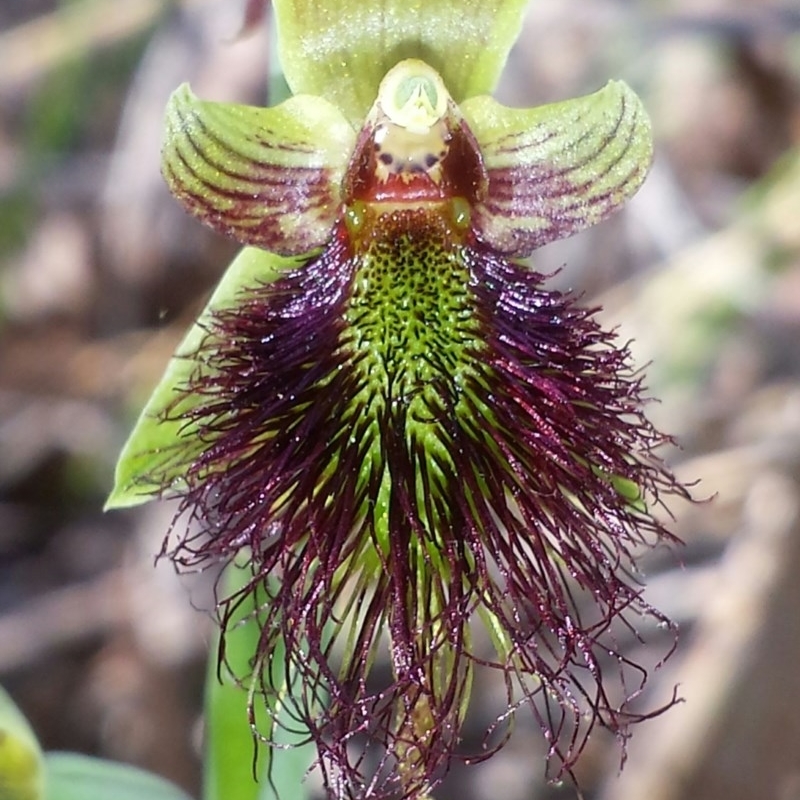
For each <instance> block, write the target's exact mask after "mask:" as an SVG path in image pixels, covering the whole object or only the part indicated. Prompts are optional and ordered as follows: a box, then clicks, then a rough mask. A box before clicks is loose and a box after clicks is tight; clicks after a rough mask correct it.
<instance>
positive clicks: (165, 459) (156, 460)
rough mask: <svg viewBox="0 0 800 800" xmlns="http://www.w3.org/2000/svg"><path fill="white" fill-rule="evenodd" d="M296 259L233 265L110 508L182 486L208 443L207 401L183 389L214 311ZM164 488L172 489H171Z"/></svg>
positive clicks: (186, 342)
mask: <svg viewBox="0 0 800 800" xmlns="http://www.w3.org/2000/svg"><path fill="white" fill-rule="evenodd" d="M295 266H297V260H296V259H290V258H282V257H280V256H277V255H274V254H272V253H267V252H264V251H263V250H257V249H255V248H245V249H244V250H242V252H241V253H240V254H239V255H238V256H237V258H236V259H235V260H234V261H233V263H232V264H231V265H230V266H229V267H228V270H227V272H226V273H225V275H224V276H223V278H222V280H221V281H220V283H219V286H218V287H217V289H216V290H215V292H214V294H213V295H212V297H211V299H210V300H209V301H208V305H207V306H206V308H205V310H204V311H203V312H202V314H201V315H200V317H199V318H198V320H197V322H195V324H194V325H193V326H192V327H191V328H190V329H189V332H188V333H187V334H186V336H185V337H184V339H183V341H182V342H181V344H180V345H179V346H178V349H177V350H176V352H175V355H174V356H173V357H172V359H171V360H170V362H169V364H168V366H167V369H166V371H165V372H164V375H163V377H162V378H161V380H160V382H159V383H158V385H157V386H156V388H155V390H154V391H153V393H152V394H151V395H150V399H149V400H148V402H147V405H146V406H145V408H144V410H143V411H142V413H141V414H140V416H139V419H138V421H137V422H136V425H135V427H134V429H133V431H132V432H131V434H130V436H129V437H128V440H127V442H126V443H125V446H124V447H123V449H122V453H121V454H120V457H119V460H118V461H117V467H116V471H115V473H114V488H113V490H112V492H111V495H110V496H109V498H108V500H107V501H106V505H105V510H106V511H108V510H109V509H112V508H129V507H131V506H137V505H141V504H142V503H146V502H147V501H148V500H152V499H154V498H156V497H161V496H164V495H167V496H170V495H172V493H173V490H174V491H175V492H177V491H180V489H181V488H182V485H183V484H182V476H183V472H184V470H185V468H186V464H187V463H190V462H191V460H192V458H193V453H198V454H199V453H200V452H201V451H202V450H204V449H205V447H206V446H207V444H208V442H206V441H204V440H203V439H202V438H201V437H200V436H197V435H192V434H193V423H192V422H191V419H190V418H191V410H192V408H193V407H194V406H196V405H198V404H199V403H201V402H202V401H203V400H204V398H203V397H201V396H199V395H187V394H186V392H185V391H181V390H182V389H183V388H184V387H185V386H186V384H187V382H188V381H189V378H190V377H191V376H192V375H193V374H195V373H196V371H197V370H202V369H203V368H204V367H203V364H202V363H200V362H198V361H197V360H196V359H195V358H194V356H195V354H196V353H197V351H198V349H199V348H200V346H201V345H202V343H203V340H204V339H205V337H206V335H207V328H208V321H209V319H210V317H211V312H212V309H222V308H230V307H233V306H235V305H236V304H237V302H238V301H239V300H240V298H241V294H242V292H243V291H244V290H245V289H246V288H247V287H252V286H256V285H258V284H263V283H269V282H270V281H273V280H274V279H275V278H276V277H277V276H278V275H280V274H281V273H282V272H284V271H286V270H287V269H291V268H292V267H295ZM164 487H169V488H167V489H166V490H165V488H164Z"/></svg>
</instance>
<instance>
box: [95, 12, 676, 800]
mask: <svg viewBox="0 0 800 800" xmlns="http://www.w3.org/2000/svg"><path fill="white" fill-rule="evenodd" d="M273 5H274V10H275V14H276V20H277V26H278V40H279V56H280V60H281V63H282V66H283V69H284V72H285V76H286V80H287V82H288V84H289V87H290V88H291V90H292V91H293V93H294V95H293V96H292V97H291V98H290V99H288V100H286V101H285V102H283V103H281V104H280V105H277V106H275V107H271V108H254V107H248V106H242V105H233V104H225V103H215V102H206V101H203V100H200V99H198V98H197V97H195V96H194V95H193V94H192V92H191V90H190V89H189V88H188V86H182V87H181V88H179V89H178V90H177V91H176V92H175V93H174V95H173V96H172V98H171V99H170V101H169V106H168V109H167V114H166V136H165V140H164V142H165V143H164V150H163V173H164V176H165V178H166V181H167V183H168V185H169V187H170V189H171V190H172V192H173V194H174V195H175V196H176V197H177V198H178V199H179V200H180V201H181V202H182V203H183V205H184V206H185V207H186V209H187V210H188V211H189V212H191V213H192V214H194V215H195V216H197V217H198V219H199V220H201V221H202V222H204V223H206V224H207V225H210V226H211V227H212V228H214V229H215V230H217V231H219V232H221V233H223V234H225V235H227V236H231V237H233V238H234V239H236V240H237V241H239V242H240V243H242V244H243V245H246V248H245V249H244V250H243V251H242V253H241V254H240V256H239V257H238V258H237V259H236V260H235V261H234V263H233V264H232V265H231V267H230V268H229V270H228V272H227V273H226V274H225V276H224V277H223V278H222V281H221V283H220V285H219V287H218V289H217V290H216V292H215V294H214V295H213V297H212V298H211V300H210V302H209V305H208V307H207V308H206V309H205V311H204V312H203V313H202V315H201V317H200V319H199V320H198V322H197V323H196V325H195V326H194V327H193V328H192V329H191V330H190V332H189V333H188V335H187V336H186V338H185V340H184V342H183V343H182V345H181V346H180V348H179V350H178V353H177V354H176V356H175V357H174V358H173V360H172V362H171V363H170V365H169V366H168V368H167V371H166V374H165V375H164V377H163V379H162V380H161V383H160V384H159V385H158V386H157V388H156V390H155V392H154V394H153V395H152V397H151V399H150V401H149V403H148V405H147V407H146V408H145V410H144V412H143V413H142V416H141V418H140V419H139V421H138V423H137V425H136V427H135V429H134V431H133V433H132V434H131V437H130V439H129V441H128V443H127V444H126V446H125V449H124V451H123V453H122V456H121V459H120V461H119V464H118V467H117V474H116V486H115V488H114V491H113V493H112V495H111V497H110V499H109V503H108V505H109V507H124V506H130V505H135V504H138V503H141V502H144V501H146V500H149V499H152V498H155V497H174V498H178V500H179V506H180V512H179V520H180V522H179V521H178V520H176V524H175V525H174V526H173V529H172V531H171V533H170V535H169V536H168V539H167V542H166V543H165V551H167V552H168V553H169V555H170V556H171V558H172V559H173V560H174V561H175V563H176V564H179V565H181V566H184V567H204V566H209V565H213V564H218V563H227V562H230V561H231V560H233V559H234V558H236V557H237V556H239V555H240V554H241V553H242V552H247V553H248V560H249V564H250V569H251V571H252V580H251V581H250V583H249V585H248V586H247V587H246V588H245V590H244V592H255V591H259V592H266V595H267V597H268V600H267V602H265V603H264V605H263V606H262V608H261V611H260V614H259V624H260V626H261V628H260V629H261V638H260V644H259V648H258V652H257V653H254V654H253V657H254V665H255V670H254V676H253V680H254V681H255V685H256V686H257V687H258V689H259V690H261V691H263V693H264V694H265V695H266V696H267V697H270V696H274V695H275V694H276V693H277V692H278V691H279V690H278V688H277V687H276V686H275V684H274V681H273V679H272V675H273V669H272V667H273V666H274V665H273V664H272V661H271V658H272V654H273V653H274V652H275V651H276V646H277V644H278V643H279V642H281V641H282V642H283V645H284V646H285V653H286V657H285V660H286V664H285V665H282V666H286V667H288V668H291V670H292V671H293V672H294V673H295V674H297V675H298V676H299V684H298V685H299V686H300V687H301V690H300V691H298V692H295V693H294V695H293V696H291V697H288V698H287V697H282V698H281V702H282V704H283V706H284V707H287V708H288V709H289V711H290V716H291V717H292V718H293V719H294V720H296V721H297V722H299V723H302V726H303V727H304V728H305V729H307V730H308V732H309V735H310V737H311V738H312V739H313V740H314V742H315V743H316V746H317V749H318V763H319V765H320V768H321V770H322V774H323V778H324V781H325V785H326V787H327V789H328V791H329V793H330V795H331V797H336V798H338V797H359V798H361V797H386V796H401V797H408V798H412V797H425V796H427V795H428V794H429V792H430V791H431V789H432V787H433V786H434V785H435V784H436V782H437V781H438V780H439V779H440V778H441V776H442V775H443V774H444V772H445V771H446V769H447V767H448V766H449V765H450V763H451V762H452V760H453V758H455V757H458V756H460V755H461V752H460V750H459V749H458V748H459V742H460V740H461V735H462V727H463V724H464V720H465V717H466V715H467V712H468V708H469V705H470V696H471V686H472V681H473V676H474V674H475V673H476V671H477V670H481V669H485V670H489V671H494V672H497V673H499V674H500V675H501V676H502V677H503V679H504V681H505V685H506V686H507V698H506V702H505V704H504V706H503V708H502V709H500V711H499V713H498V721H497V723H496V724H495V725H493V726H492V728H491V729H490V730H489V731H488V732H487V739H486V746H485V749H484V750H483V751H481V753H479V754H477V756H475V754H473V757H478V758H481V757H484V756H486V755H488V754H489V753H491V752H492V751H493V750H494V749H496V748H497V747H499V746H500V744H502V743H503V741H504V739H505V737H504V735H503V733H502V730H505V723H506V722H507V721H508V720H509V719H510V718H511V717H512V716H513V714H514V712H515V711H516V710H517V709H518V708H520V707H521V706H526V707H528V708H530V709H531V711H532V713H533V714H534V715H535V717H536V719H537V720H538V722H539V724H540V725H541V727H542V729H543V731H544V733H545V735H546V737H547V740H548V742H549V752H550V759H551V761H552V763H553V765H554V773H555V775H556V776H558V775H561V774H564V773H570V771H571V769H572V766H573V765H574V763H575V759H576V758H577V756H578V755H579V753H580V751H581V749H582V747H583V745H584V743H585V741H586V737H587V736H588V734H589V732H590V731H591V730H592V729H593V728H594V727H596V726H597V725H600V726H603V727H606V728H609V729H610V730H611V731H613V732H615V733H616V734H617V735H618V736H619V737H620V738H621V739H622V740H624V739H625V737H626V736H627V735H628V728H629V725H630V724H631V723H632V722H634V721H636V720H637V719H640V718H642V717H643V716H647V714H639V713H637V712H636V711H634V710H633V709H632V708H631V702H632V700H633V699H634V698H635V697H636V696H637V695H638V694H639V692H640V690H641V687H642V685H643V684H644V681H645V678H646V672H645V671H644V670H643V669H641V668H638V667H637V665H635V664H633V663H631V662H629V661H628V660H627V658H626V656H625V655H624V654H623V653H622V652H621V651H620V647H619V645H618V644H617V641H618V640H617V635H618V634H619V632H620V631H623V630H625V631H627V630H629V629H633V620H634V619H636V618H640V617H642V616H645V617H647V616H649V617H650V618H652V619H653V620H654V621H656V622H658V623H662V624H664V625H669V624H670V623H669V621H668V620H667V619H666V618H665V617H663V615H661V614H660V613H659V612H658V611H657V610H655V609H653V608H652V607H650V606H649V605H648V604H647V603H646V602H645V600H644V599H643V597H642V589H641V586H640V585H639V583H638V580H637V578H636V573H635V562H634V557H635V551H636V550H637V549H638V548H639V547H640V546H641V545H652V544H655V543H657V542H660V541H664V540H667V541H671V540H673V537H672V536H671V534H670V533H669V532H668V531H667V530H666V529H665V528H664V527H663V524H662V522H661V521H659V520H660V517H659V516H657V515H656V514H655V513H654V510H653V509H654V507H656V506H658V505H659V504H661V503H662V502H663V498H664V497H665V496H667V495H670V494H677V495H682V496H685V494H686V493H685V490H684V489H683V488H682V487H681V486H680V484H678V483H677V481H676V480H675V478H674V477H673V476H672V474H671V473H670V471H669V470H668V469H667V467H666V466H665V465H664V463H663V462H662V461H661V460H660V458H659V457H658V455H657V454H655V453H654V450H655V449H656V448H657V447H658V446H660V445H662V444H664V442H665V441H667V439H666V437H664V436H663V435H661V434H660V433H659V432H658V431H657V430H655V429H654V428H653V427H652V425H651V424H650V423H649V422H648V420H647V419H646V417H645V416H644V413H643V404H644V395H643V388H642V384H641V375H640V373H639V372H637V371H636V370H635V369H634V368H633V366H632V364H631V360H630V356H629V353H628V351H627V349H626V348H625V347H623V346H620V345H619V344H618V343H617V342H616V340H615V335H614V334H613V333H611V332H606V331H604V330H603V329H602V328H601V327H600V326H599V325H598V323H597V322H596V321H595V311H594V310H592V309H587V308H583V307H581V306H580V305H579V304H578V303H577V302H576V300H575V298H573V297H572V296H571V295H569V294H563V293H559V292H557V291H552V290H549V289H547V288H546V286H545V276H543V275H541V274H538V273H537V272H535V271H534V270H533V269H532V268H531V267H530V266H529V265H527V264H526V263H524V262H523V261H522V259H525V258H527V257H528V256H530V255H531V254H532V253H533V252H534V251H535V250H536V249H537V248H538V247H540V246H542V245H544V244H546V243H548V242H551V241H553V240H556V239H559V238H562V237H565V236H569V235H571V234H573V233H575V232H576V231H579V230H581V229H584V228H586V227H588V226H590V225H594V224H595V223H598V222H600V221H601V220H603V219H605V218H606V217H608V216H609V215H610V214H612V213H613V212H614V211H615V210H617V209H618V208H619V207H620V206H621V205H622V204H623V203H624V202H625V201H626V200H627V199H628V198H629V197H630V196H631V195H633V194H634V192H635V191H636V190H637V189H638V188H639V186H640V185H641V183H642V181H643V180H644V178H645V174H646V172H647V170H648V167H649V164H650V160H651V155H652V144H651V133H650V126H649V122H648V118H647V115H646V113H645V111H644V109H643V107H642V104H641V102H640V100H639V99H638V98H637V96H636V95H635V94H634V92H633V91H632V90H631V89H630V88H628V87H627V86H626V85H625V84H624V83H621V82H611V83H608V84H607V85H606V86H605V87H604V88H601V89H600V90H599V91H597V92H595V93H594V94H591V95H589V96H587V97H582V98H579V99H574V100H567V101H564V102H558V103H554V104H551V105H546V106H543V107H540V108H533V109H515V108H508V107H505V106H503V105H501V104H500V103H498V102H496V101H495V100H494V99H492V98H491V96H490V94H489V93H490V92H491V91H492V90H493V88H494V86H495V84H496V82H497V80H498V77H499V75H500V72H501V70H502V68H503V65H504V63H505V60H506V57H507V55H508V52H509V50H510V48H511V46H512V44H513V42H514V39H515V37H516V36H517V34H518V32H519V30H520V27H521V19H522V14H523V11H524V7H525V5H526V3H525V1H524V0H495V1H494V2H485V0H458V2H456V1H455V0H436V2H412V1H411V0H381V1H380V2H378V1H377V0H376V1H374V2H369V0H366V1H365V0H314V1H313V2H311V0H275V2H274V3H273ZM185 520H188V523H185V522H184V521H185ZM241 598H242V594H241V593H237V594H236V595H235V596H233V597H227V598H221V601H220V602H221V609H222V624H223V627H224V625H225V621H226V619H229V618H230V614H231V613H232V610H233V609H235V607H236V604H237V603H238V602H240V601H241ZM281 652H283V650H281ZM609 654H610V658H609ZM381 659H388V662H389V663H390V664H391V675H390V677H388V678H387V679H386V680H383V681H382V680H381V679H380V678H379V677H378V676H377V675H376V674H375V673H376V672H377V670H373V667H374V666H375V665H376V663H379V662H380V661H381ZM609 662H610V663H612V664H614V665H615V666H614V667H613V669H612V670H611V672H613V673H614V676H611V677H609V675H608V674H604V671H605V672H606V673H608V672H609V670H608V663H609ZM604 665H606V666H605V667H604ZM632 676H634V677H635V678H636V680H635V682H634V683H632V684H631V683H630V681H631V678H632ZM610 683H613V684H614V686H615V687H616V689H617V690H618V691H616V694H615V691H614V689H612V688H610V686H609V684H610ZM501 729H502V730H501Z"/></svg>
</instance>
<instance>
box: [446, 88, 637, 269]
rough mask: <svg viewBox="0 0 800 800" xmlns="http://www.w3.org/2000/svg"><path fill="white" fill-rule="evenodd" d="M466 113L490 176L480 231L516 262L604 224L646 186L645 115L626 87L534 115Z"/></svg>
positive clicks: (478, 104)
mask: <svg viewBox="0 0 800 800" xmlns="http://www.w3.org/2000/svg"><path fill="white" fill-rule="evenodd" d="M462 111H463V114H464V117H465V119H466V120H467V122H468V123H469V125H470V127H471V129H472V132H473V133H474V134H475V137H476V139H477V140H478V144H479V145H480V148H481V154H482V156H483V160H484V166H485V168H486V173H487V176H488V187H487V191H486V194H485V197H484V198H483V200H482V202H480V203H479V204H478V205H477V206H476V207H475V209H474V216H473V224H474V225H475V228H476V231H477V233H478V235H479V236H480V237H481V238H482V239H483V240H484V241H485V242H486V243H487V244H489V245H490V246H491V247H493V248H494V249H496V250H499V251H500V252H503V253H507V254H509V255H513V256H515V257H525V256H528V255H530V254H531V253H532V252H533V250H535V249H536V248H537V247H541V246H542V245H544V244H547V243H548V242H552V241H554V240H556V239H562V238H564V237H566V236H570V235H572V234H573V233H576V232H577V231H579V230H582V229H584V228H588V227H589V226H591V225H594V224H596V223H597V222H600V221H601V220H603V219H605V218H606V217H607V216H609V215H610V214H611V213H613V212H614V211H615V210H616V209H617V208H619V206H620V205H621V204H622V203H624V202H625V201H626V200H627V199H628V198H630V197H631V196H632V195H633V194H634V193H635V192H636V190H637V189H638V188H639V187H640V186H641V184H642V182H643V181H644V178H645V175H646V174H647V171H648V169H649V166H650V162H651V160H652V154H653V144H652V136H651V132H650V122H649V119H648V117H647V114H646V112H645V110H644V107H643V106H642V103H641V101H640V100H639V98H638V97H637V96H636V94H635V93H634V92H633V90H632V89H630V88H629V87H628V86H627V85H626V84H624V83H622V82H619V81H612V82H610V83H608V84H607V85H606V86H605V87H604V88H603V89H601V90H600V91H598V92H595V93H594V94H591V95H588V96H586V97H581V98H578V99H575V100H566V101H564V102H560V103H553V104H551V105H546V106H541V107H539V108H534V109H513V108H507V107H505V106H502V105H500V104H499V103H497V102H496V101H494V100H493V99H492V98H490V97H475V98H472V99H471V100H468V101H467V102H465V103H464V104H463V105H462Z"/></svg>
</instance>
